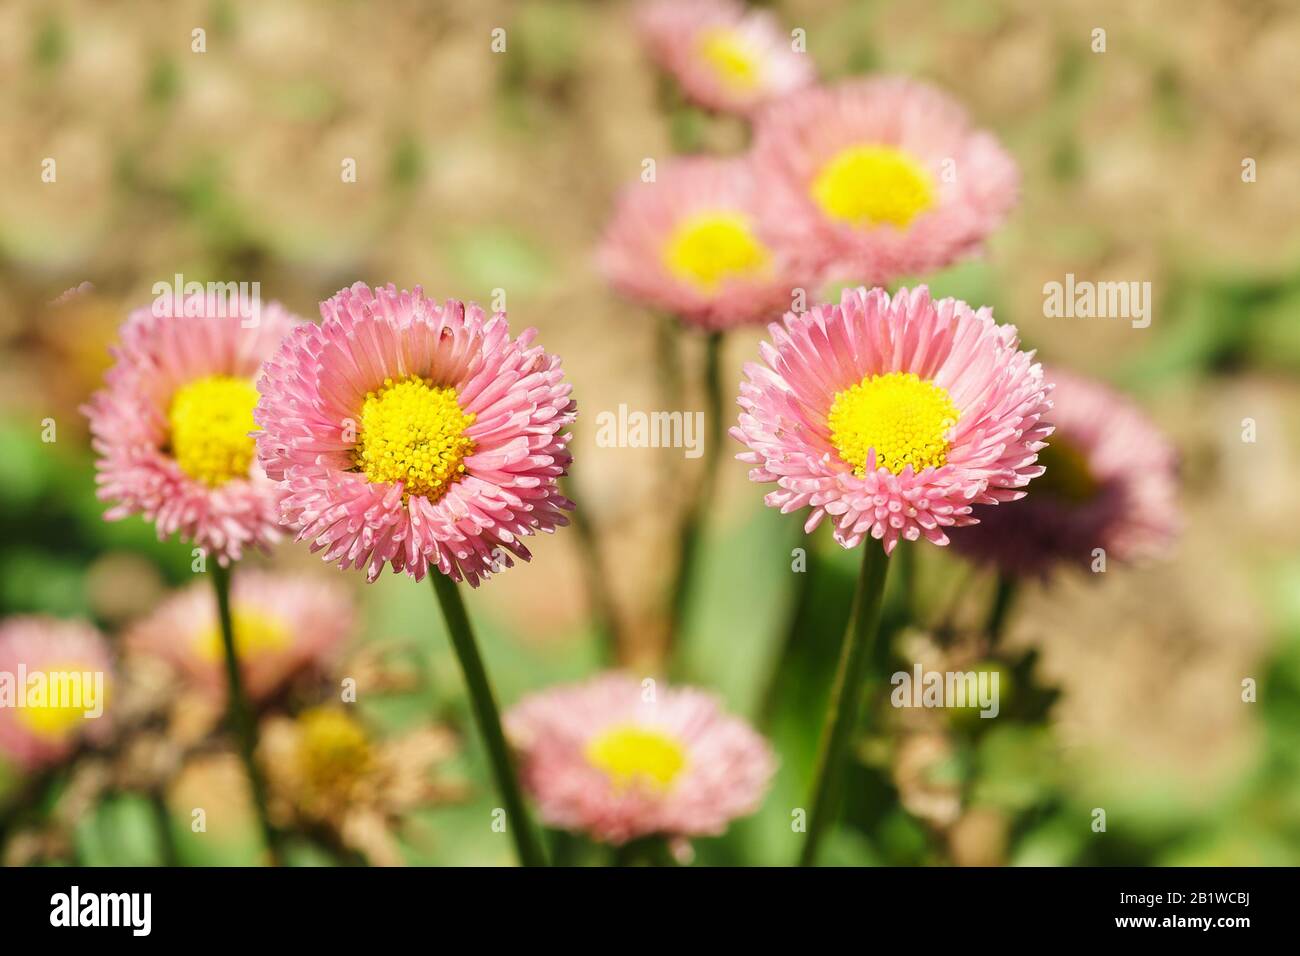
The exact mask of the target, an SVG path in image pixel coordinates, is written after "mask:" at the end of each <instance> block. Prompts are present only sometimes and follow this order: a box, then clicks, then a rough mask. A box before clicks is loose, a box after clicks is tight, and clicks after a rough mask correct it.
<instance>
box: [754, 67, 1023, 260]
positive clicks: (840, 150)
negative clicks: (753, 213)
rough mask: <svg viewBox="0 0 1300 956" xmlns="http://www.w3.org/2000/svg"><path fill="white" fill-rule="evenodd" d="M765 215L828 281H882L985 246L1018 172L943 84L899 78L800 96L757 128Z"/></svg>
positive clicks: (762, 118)
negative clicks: (974, 126) (944, 90)
mask: <svg viewBox="0 0 1300 956" xmlns="http://www.w3.org/2000/svg"><path fill="white" fill-rule="evenodd" d="M753 157H754V168H755V176H756V177H757V178H758V181H759V190H758V197H759V204H760V210H761V213H762V218H763V221H764V223H765V225H766V226H767V228H768V229H770V231H771V234H772V235H773V237H774V238H775V240H776V241H777V242H778V243H779V245H780V246H781V247H783V248H788V249H790V250H792V251H796V252H797V253H798V255H799V257H800V261H801V262H802V263H803V264H806V265H808V266H810V267H813V268H817V269H819V270H822V272H823V273H824V274H826V275H827V276H828V277H830V278H839V279H848V280H852V281H856V282H866V283H869V284H874V285H883V284H885V283H887V282H889V281H891V280H893V279H895V278H898V277H900V276H906V275H917V274H919V273H922V272H926V271H929V270H933V269H939V268H942V267H944V266H946V265H949V264H950V263H952V262H954V261H956V260H958V259H960V258H962V257H965V256H967V255H970V254H973V253H975V252H977V251H978V250H979V249H980V247H981V245H982V244H983V242H984V239H985V237H986V236H987V235H988V234H989V233H990V232H991V231H992V230H993V229H994V227H996V226H997V225H998V224H999V223H1001V222H1002V220H1003V219H1004V218H1005V217H1006V215H1007V212H1008V211H1009V210H1010V209H1011V207H1012V206H1013V205H1014V204H1015V201H1016V197H1017V192H1018V189H1019V180H1020V174H1019V171H1018V169H1017V168H1016V164H1015V161H1014V160H1013V159H1012V158H1011V157H1010V156H1009V155H1008V154H1007V153H1006V151H1005V150H1003V148H1002V147H1001V146H1000V145H999V144H998V142H997V140H995V139H994V138H993V136H992V135H990V134H988V133H985V132H980V131H976V130H973V129H971V127H970V121H969V119H968V117H967V115H966V112H965V110H963V109H962V107H961V106H960V105H958V104H957V103H956V102H955V101H953V100H952V99H950V98H949V97H948V96H947V95H945V94H944V93H942V92H940V91H939V90H937V89H935V88H933V87H930V86H926V85H924V84H921V83H917V82H914V81H912V80H909V79H904V78H901V77H884V78H878V79H867V80H853V81H849V82H847V83H842V84H840V85H838V86H834V87H829V88H816V89H811V90H806V91H802V92H799V93H796V94H793V95H791V96H789V97H787V98H785V99H784V100H782V101H780V102H778V103H775V104H773V105H772V106H770V107H769V108H767V109H766V110H764V111H763V112H762V113H761V114H760V115H759V116H758V118H757V121H756V125H755V132H754V149H753Z"/></svg>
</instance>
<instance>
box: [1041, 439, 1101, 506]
mask: <svg viewBox="0 0 1300 956" xmlns="http://www.w3.org/2000/svg"><path fill="white" fill-rule="evenodd" d="M1038 464H1040V465H1042V466H1043V467H1044V468H1046V469H1047V471H1045V472H1043V474H1042V475H1040V476H1039V477H1037V478H1035V479H1034V480H1033V481H1032V482H1031V483H1030V485H1029V489H1028V490H1029V493H1030V494H1031V495H1051V496H1052V497H1054V498H1059V499H1061V500H1062V501H1065V502H1068V503H1069V504H1074V505H1078V504H1083V502H1085V501H1088V500H1089V499H1091V498H1093V497H1095V496H1096V494H1097V492H1098V491H1099V490H1100V489H1101V486H1100V484H1099V483H1098V481H1097V479H1096V478H1094V477H1093V474H1092V469H1090V468H1089V467H1088V458H1087V456H1086V455H1085V454H1084V453H1083V452H1082V451H1080V450H1079V449H1078V448H1076V447H1075V446H1074V445H1071V444H1070V443H1069V442H1064V441H1062V440H1061V439H1060V438H1059V437H1058V436H1056V435H1053V436H1052V438H1051V444H1050V445H1048V446H1047V447H1046V448H1044V449H1043V450H1042V451H1040V452H1039V453H1038Z"/></svg>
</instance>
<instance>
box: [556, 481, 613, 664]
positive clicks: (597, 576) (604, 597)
mask: <svg viewBox="0 0 1300 956" xmlns="http://www.w3.org/2000/svg"><path fill="white" fill-rule="evenodd" d="M570 468H572V466H570ZM565 485H566V487H565V493H566V494H567V495H568V496H569V497H570V498H575V496H574V495H573V494H571V493H570V492H571V491H572V488H573V475H572V474H570V475H568V476H567V478H566V480H565ZM572 515H573V528H574V530H575V531H577V532H578V546H579V547H580V548H581V549H582V577H583V582H584V584H585V586H586V587H585V589H586V592H587V603H588V605H589V606H590V609H591V618H592V621H593V622H594V623H595V625H596V634H597V636H598V638H599V640H600V652H601V658H602V662H603V663H604V664H605V666H606V667H617V666H618V665H619V664H620V663H621V662H622V660H623V650H624V648H623V637H622V634H621V632H620V629H619V624H618V611H617V610H616V609H615V607H614V596H613V595H612V594H611V593H610V590H609V584H608V583H607V581H608V579H607V577H606V575H605V563H604V561H603V560H602V559H601V555H600V542H599V541H598V540H597V538H596V531H595V529H594V528H592V526H591V522H590V521H589V520H587V512H586V510H585V509H584V508H583V507H582V506H581V505H578V507H576V508H574V510H573V512H572Z"/></svg>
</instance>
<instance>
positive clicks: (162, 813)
mask: <svg viewBox="0 0 1300 956" xmlns="http://www.w3.org/2000/svg"><path fill="white" fill-rule="evenodd" d="M149 804H150V806H152V808H153V815H154V822H155V823H156V824H157V825H158V850H159V855H160V856H161V857H162V860H161V865H162V866H180V865H181V859H180V854H179V853H178V852H177V850H176V830H175V828H174V827H173V826H172V812H171V808H170V807H169V806H167V797H166V795H165V794H164V793H163V792H162V791H161V790H157V789H155V790H150V791H149Z"/></svg>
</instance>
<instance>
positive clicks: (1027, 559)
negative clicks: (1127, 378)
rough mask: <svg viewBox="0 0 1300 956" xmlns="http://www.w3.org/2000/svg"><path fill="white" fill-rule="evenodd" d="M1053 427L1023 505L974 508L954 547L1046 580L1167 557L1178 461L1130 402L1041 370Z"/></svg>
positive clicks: (1095, 385)
mask: <svg viewBox="0 0 1300 956" xmlns="http://www.w3.org/2000/svg"><path fill="white" fill-rule="evenodd" d="M1045 374H1046V376H1047V378H1048V379H1049V380H1050V381H1051V382H1053V383H1054V384H1055V386H1056V388H1055V391H1054V392H1053V393H1052V411H1051V413H1050V414H1049V416H1048V417H1049V418H1050V419H1051V423H1052V425H1053V426H1055V431H1054V432H1053V433H1052V439H1051V442H1050V443H1049V445H1048V447H1047V448H1046V449H1044V450H1043V451H1042V452H1041V453H1040V454H1039V456H1038V461H1039V464H1041V465H1043V466H1044V467H1045V468H1046V471H1045V472H1044V473H1043V476H1042V477H1041V478H1039V479H1038V480H1036V481H1035V482H1034V483H1033V486H1032V487H1031V488H1030V490H1029V494H1028V495H1026V496H1025V498H1024V500H1022V501H1017V502H1016V503H1015V504H1013V505H1010V506H1007V507H1000V508H996V509H994V508H976V509H975V511H974V516H975V517H976V518H978V519H979V524H977V525H975V526H973V527H970V528H963V529H961V530H960V531H958V532H956V533H954V534H953V536H952V543H953V547H954V548H956V549H957V550H958V551H961V552H962V553H963V554H966V555H969V556H970V557H972V558H974V559H977V560H983V561H991V562H993V563H994V564H996V565H997V566H998V567H999V568H1000V569H1001V570H1003V571H1004V572H1006V573H1008V574H1012V575H1020V576H1034V577H1047V576H1048V575H1049V574H1050V573H1051V572H1052V571H1053V570H1055V569H1056V567H1057V566H1058V565H1060V564H1074V565H1079V566H1083V567H1088V566H1090V565H1091V564H1092V563H1093V561H1094V560H1095V555H1094V554H1093V549H1094V548H1102V549H1103V550H1104V551H1105V553H1106V557H1107V559H1113V560H1120V561H1135V560H1141V559H1144V558H1153V557H1157V556H1159V555H1160V554H1161V553H1163V552H1164V551H1166V550H1167V549H1168V548H1169V546H1170V544H1171V543H1172V541H1173V539H1174V537H1175V536H1176V534H1177V532H1178V528H1179V525H1180V520H1179V513H1178V504H1177V500H1176V499H1177V493H1178V478H1177V455H1176V453H1175V451H1174V448H1173V446H1172V445H1171V444H1170V443H1169V441H1168V439H1166V438H1165V436H1164V435H1163V434H1161V432H1160V430H1159V429H1158V428H1156V426H1155V425H1154V424H1153V423H1152V422H1151V421H1150V420H1149V419H1148V418H1147V417H1146V415H1144V414H1143V413H1142V411H1141V410H1140V409H1139V408H1138V407H1137V406H1136V405H1134V404H1133V403H1132V402H1131V401H1130V400H1129V399H1127V398H1125V397H1124V396H1122V395H1120V394H1118V393H1117V392H1115V391H1114V390H1113V389H1111V388H1110V387H1109V386H1107V385H1104V384H1102V383H1101V382H1097V381H1093V380H1091V379H1086V378H1082V377H1080V376H1078V375H1073V374H1071V373H1069V372H1064V371H1061V370H1058V369H1048V370H1047V371H1046V373H1045Z"/></svg>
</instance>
